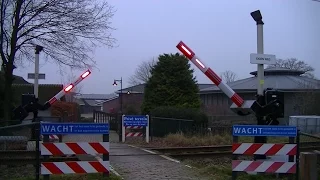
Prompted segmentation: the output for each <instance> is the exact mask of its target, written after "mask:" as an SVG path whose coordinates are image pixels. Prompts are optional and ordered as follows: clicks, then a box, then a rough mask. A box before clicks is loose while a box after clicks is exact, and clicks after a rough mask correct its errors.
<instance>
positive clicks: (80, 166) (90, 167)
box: [41, 161, 110, 175]
mask: <svg viewBox="0 0 320 180" xmlns="http://www.w3.org/2000/svg"><path fill="white" fill-rule="evenodd" d="M109 171H110V163H109V161H69V162H42V163H41V174H42V175H49V174H85V173H109Z"/></svg>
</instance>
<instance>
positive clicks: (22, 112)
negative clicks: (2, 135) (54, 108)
mask: <svg viewBox="0 0 320 180" xmlns="http://www.w3.org/2000/svg"><path fill="white" fill-rule="evenodd" d="M90 74H91V72H90V70H87V71H85V72H84V73H82V74H81V76H80V77H79V78H78V79H77V80H76V81H74V82H73V83H71V84H69V85H68V86H66V87H65V88H63V89H62V90H61V91H60V92H58V93H57V94H56V95H55V96H53V97H52V98H51V99H50V100H49V101H47V102H46V103H45V104H44V105H42V104H39V103H38V99H37V98H35V96H34V95H33V94H27V96H28V98H29V100H28V103H26V104H23V105H20V106H18V107H17V108H15V109H14V110H13V119H20V120H21V121H22V120H24V119H25V118H26V117H27V116H28V114H29V113H30V112H33V113H34V114H37V112H38V110H47V109H49V108H50V107H51V105H52V104H54V103H55V102H56V101H57V100H59V99H60V98H61V97H63V96H64V95H65V94H66V93H68V92H70V91H71V90H72V89H73V88H74V87H75V86H77V85H78V84H79V83H80V82H81V81H82V80H83V79H85V78H86V77H88V76H89V75H90ZM35 116H37V115H35Z"/></svg>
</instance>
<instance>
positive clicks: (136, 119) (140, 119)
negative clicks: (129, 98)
mask: <svg viewBox="0 0 320 180" xmlns="http://www.w3.org/2000/svg"><path fill="white" fill-rule="evenodd" d="M122 118H123V125H124V126H143V127H145V126H148V116H146V115H128V116H126V115H125V116H123V117H122Z"/></svg>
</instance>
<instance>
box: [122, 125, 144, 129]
mask: <svg viewBox="0 0 320 180" xmlns="http://www.w3.org/2000/svg"><path fill="white" fill-rule="evenodd" d="M126 129H143V126H126Z"/></svg>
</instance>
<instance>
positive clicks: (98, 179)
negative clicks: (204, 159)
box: [12, 174, 121, 180]
mask: <svg viewBox="0 0 320 180" xmlns="http://www.w3.org/2000/svg"><path fill="white" fill-rule="evenodd" d="M34 179H35V178H34V176H30V177H20V178H15V179H12V180H34ZM40 179H41V180H43V176H40ZM61 179H63V180H121V178H120V177H118V176H115V175H113V174H110V177H108V178H107V177H103V176H102V174H86V175H75V174H72V175H50V180H61Z"/></svg>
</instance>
